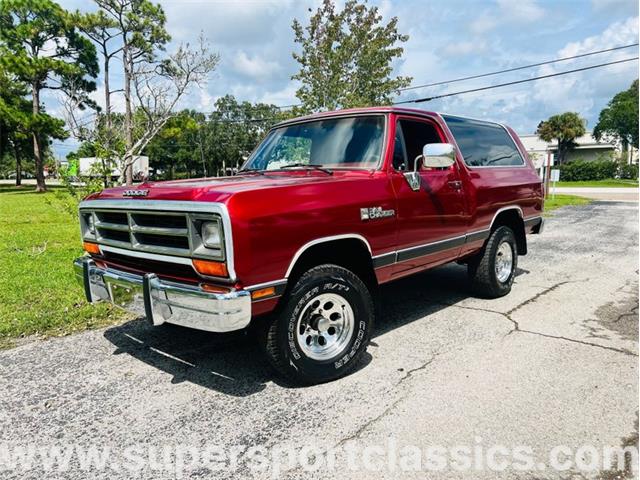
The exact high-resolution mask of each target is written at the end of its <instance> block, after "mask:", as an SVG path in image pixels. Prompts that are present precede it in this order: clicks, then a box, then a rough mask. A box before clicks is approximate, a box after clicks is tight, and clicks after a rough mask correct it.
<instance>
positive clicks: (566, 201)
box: [544, 194, 591, 213]
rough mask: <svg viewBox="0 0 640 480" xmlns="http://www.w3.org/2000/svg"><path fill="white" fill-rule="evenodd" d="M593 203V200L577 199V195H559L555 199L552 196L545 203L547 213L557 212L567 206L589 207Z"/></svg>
mask: <svg viewBox="0 0 640 480" xmlns="http://www.w3.org/2000/svg"><path fill="white" fill-rule="evenodd" d="M589 203H591V200H590V199H588V198H584V197H577V196H575V195H560V194H557V195H556V196H555V198H552V197H551V195H549V197H547V199H546V200H545V201H544V211H545V213H547V212H550V211H552V210H555V209H557V208H560V207H566V206H567V205H587V204H589Z"/></svg>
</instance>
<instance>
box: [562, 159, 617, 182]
mask: <svg viewBox="0 0 640 480" xmlns="http://www.w3.org/2000/svg"><path fill="white" fill-rule="evenodd" d="M559 168H560V180H562V181H563V182H578V181H588V180H606V179H609V178H615V177H616V176H617V174H618V169H619V164H618V163H617V162H614V161H612V160H594V161H592V162H586V161H584V160H574V161H573V162H569V163H565V164H564V165H560V167H559Z"/></svg>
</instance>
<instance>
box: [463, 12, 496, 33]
mask: <svg viewBox="0 0 640 480" xmlns="http://www.w3.org/2000/svg"><path fill="white" fill-rule="evenodd" d="M497 25H498V19H497V18H496V17H495V15H491V14H490V13H489V12H483V13H481V14H480V15H479V16H478V17H476V18H475V19H474V20H473V21H472V22H471V23H470V24H469V29H470V30H471V32H472V33H475V34H482V33H486V32H488V31H490V30H493V29H494V28H495V27H496V26H497Z"/></svg>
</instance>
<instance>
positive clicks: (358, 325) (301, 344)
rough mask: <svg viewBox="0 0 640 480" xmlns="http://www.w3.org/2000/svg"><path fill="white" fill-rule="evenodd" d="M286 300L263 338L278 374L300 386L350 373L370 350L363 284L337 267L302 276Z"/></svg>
mask: <svg viewBox="0 0 640 480" xmlns="http://www.w3.org/2000/svg"><path fill="white" fill-rule="evenodd" d="M284 300H285V302H286V303H285V304H284V305H283V308H282V309H281V311H280V312H279V314H278V315H277V316H276V317H275V318H274V319H273V320H272V323H271V324H270V325H269V326H268V329H267V331H266V332H265V335H263V336H262V343H263V347H264V350H265V352H266V354H267V357H268V359H269V361H270V363H271V364H272V365H273V366H274V367H275V369H276V370H277V371H278V372H279V373H280V374H281V375H282V376H284V377H286V378H288V379H291V380H293V381H294V382H295V383H301V384H314V383H322V382H328V381H331V380H335V379H337V378H340V377H343V376H345V375H348V374H349V373H351V372H352V371H353V370H354V369H355V368H356V367H357V365H358V363H359V362H360V360H361V358H362V355H363V354H364V353H365V351H366V349H367V345H368V343H369V339H370V338H371V331H372V329H373V321H374V307H373V301H372V299H371V294H370V293H369V290H368V289H367V287H366V286H365V284H364V283H363V282H362V280H360V278H358V277H357V276H356V275H355V274H354V273H353V272H351V271H349V270H347V269H345V268H342V267H339V266H337V265H329V264H327V265H320V266H318V267H314V268H312V269H310V270H309V271H307V272H306V273H305V274H303V275H302V276H301V277H300V278H299V279H298V281H297V282H296V284H295V285H294V287H293V288H292V289H291V292H290V293H289V294H288V295H287V297H286V299H284Z"/></svg>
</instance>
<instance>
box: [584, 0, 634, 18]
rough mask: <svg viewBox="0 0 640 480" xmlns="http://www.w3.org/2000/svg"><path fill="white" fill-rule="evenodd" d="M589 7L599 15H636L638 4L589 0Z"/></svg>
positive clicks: (622, 1) (621, 0)
mask: <svg viewBox="0 0 640 480" xmlns="http://www.w3.org/2000/svg"><path fill="white" fill-rule="evenodd" d="M591 5H592V7H593V10H594V11H596V12H599V13H609V14H610V13H617V14H620V13H626V14H629V15H637V14H638V2H636V1H633V0H591Z"/></svg>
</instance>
